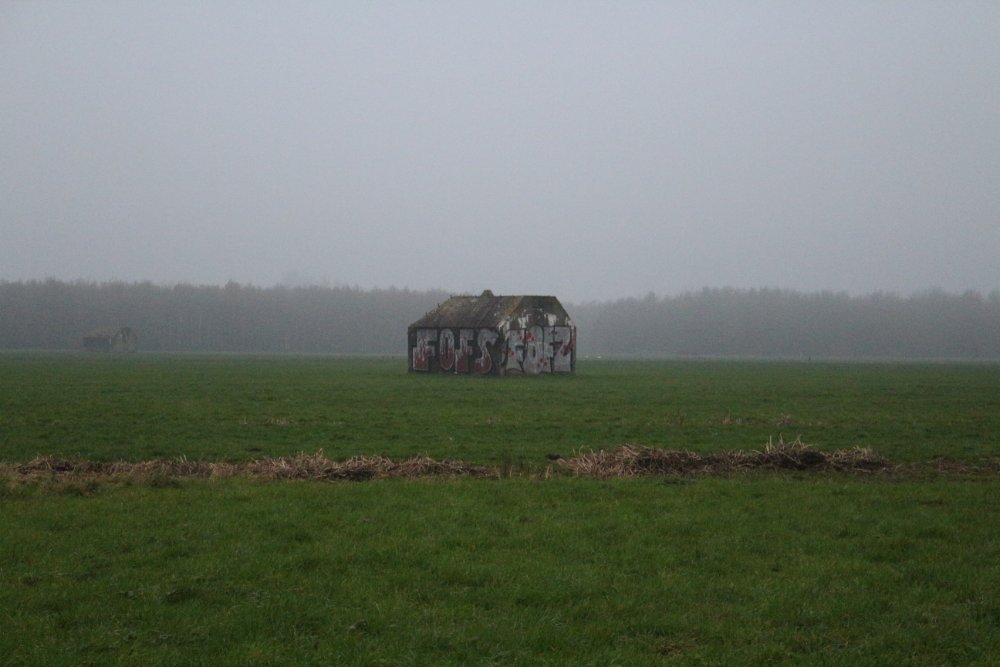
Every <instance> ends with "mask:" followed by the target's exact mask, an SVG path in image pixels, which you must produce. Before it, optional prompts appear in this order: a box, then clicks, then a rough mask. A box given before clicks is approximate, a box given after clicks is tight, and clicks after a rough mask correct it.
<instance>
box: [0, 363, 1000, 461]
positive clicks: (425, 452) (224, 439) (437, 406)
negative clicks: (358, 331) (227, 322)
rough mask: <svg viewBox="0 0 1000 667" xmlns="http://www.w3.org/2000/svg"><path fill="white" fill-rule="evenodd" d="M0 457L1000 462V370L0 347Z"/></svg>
mask: <svg viewBox="0 0 1000 667" xmlns="http://www.w3.org/2000/svg"><path fill="white" fill-rule="evenodd" d="M0 378H2V382H0V460H6V461H26V460H29V459H31V458H33V457H35V456H39V455H52V456H60V457H69V458H85V459H91V460H118V459H122V460H130V461H135V460H144V459H153V458H173V457H179V456H185V457H187V458H189V459H209V460H226V461H232V460H247V459H253V458H260V457H265V456H290V455H294V454H296V453H298V452H308V453H313V452H316V451H318V450H320V449H322V450H323V451H324V452H325V453H326V455H327V456H328V457H330V458H331V459H341V458H347V457H349V456H353V455H356V454H383V455H386V456H390V457H392V458H406V457H411V456H431V457H434V458H439V459H444V458H448V459H461V460H465V461H469V462H475V463H484V464H491V465H498V464H501V465H504V464H506V465H509V464H514V465H516V466H521V467H527V468H535V467H537V466H540V465H542V464H544V462H545V455H546V454H553V453H554V454H561V455H563V456H568V455H570V454H572V453H573V452H574V451H578V450H585V449H595V450H596V449H605V448H612V447H615V446H617V445H620V444H624V443H632V444H639V445H647V446H654V447H662V448H669V449H689V450H692V451H696V452H716V451H719V450H727V449H753V448H759V447H761V446H763V445H764V444H766V443H767V442H768V440H769V439H773V440H775V441H776V440H778V439H779V438H784V439H786V440H794V439H796V438H801V440H802V441H803V442H806V443H808V444H809V445H811V446H814V447H817V448H820V449H841V448H847V447H854V446H862V447H871V448H873V449H875V450H876V451H877V452H879V453H880V454H881V455H883V456H885V457H886V458H889V459H891V460H893V461H898V462H908V461H920V460H927V459H930V458H933V457H953V458H958V459H962V460H978V459H980V458H983V457H996V456H1000V366H998V365H995V364H994V365H972V364H958V365H956V364H836V363H808V362H795V363H778V362H750V361H603V360H586V359H583V360H580V363H579V372H578V373H577V375H575V376H569V377H520V378H517V377H514V378H503V379H500V378H480V377H448V376H424V375H418V374H408V373H406V372H405V363H404V362H403V360H401V359H395V358H394V359H343V358H330V357H312V358H310V357H240V356H195V355H178V356H169V355H149V356H147V355H130V356H123V357H108V356H88V355H32V354H20V355H16V354H3V355H0Z"/></svg>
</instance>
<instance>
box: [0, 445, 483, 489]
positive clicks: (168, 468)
mask: <svg viewBox="0 0 1000 667" xmlns="http://www.w3.org/2000/svg"><path fill="white" fill-rule="evenodd" d="M498 475H499V472H498V471H497V470H496V469H495V468H490V467H488V466H481V465H474V464H470V463H464V462H461V461H449V460H437V459H432V458H428V457H415V458H409V459H404V460H402V461H394V460H392V459H390V458H387V457H385V456H354V457H351V458H349V459H347V460H346V461H331V460H330V459H328V458H327V457H326V455H325V454H324V453H323V451H322V450H320V451H318V452H316V453H315V454H304V453H302V454H298V455H296V456H291V457H287V456H282V457H277V458H265V459H257V460H255V461H249V462H246V463H226V462H211V461H189V460H187V459H186V458H183V457H182V458H179V459H170V460H164V459H154V460H151V461H138V462H128V461H114V462H100V461H83V460H68V459H59V458H55V457H49V456H42V457H37V458H34V459H32V460H31V461H29V462H27V463H22V464H0V477H6V478H19V479H22V480H25V479H36V480H37V479H55V478H60V479H65V478H82V479H87V478H89V479H94V478H106V479H129V480H134V481H138V482H144V483H149V484H151V485H154V486H162V484H161V483H160V482H161V481H162V480H178V479H192V478H204V479H210V478H224V477H251V478H258V479H311V480H355V481H363V480H369V479H386V478H419V477H497V476H498Z"/></svg>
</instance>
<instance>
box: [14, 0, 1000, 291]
mask: <svg viewBox="0 0 1000 667" xmlns="http://www.w3.org/2000/svg"><path fill="white" fill-rule="evenodd" d="M998 35H1000V4H998V3H996V2H992V1H989V2H957V3H946V2H913V1H905V2H902V1H901V2H888V1H886V2H827V3H815V2H716V3H705V2H600V3H599V2H504V3H490V4H487V3H470V2H430V3H428V2H375V3H367V2H365V3H363V2H337V3H327V2H313V3H288V2H259V3H258V2H242V1H241V2H235V1H234V2H223V1H221V0H220V1H216V2H99V1H95V2H7V3H3V4H2V5H0V281H2V280H7V281H20V280H30V279H42V278H46V277H55V278H58V279H62V280H75V279H85V280H94V281H105V280H111V279H116V280H123V281H142V280H150V281H153V282H154V283H164V284H168V283H175V282H186V283H194V284H223V283H225V282H227V281H230V280H234V281H237V282H241V283H253V284H256V285H265V286H266V285H271V284H275V283H280V282H295V283H301V282H317V283H322V282H326V283H329V284H333V285H358V286H361V287H364V288H370V287H389V286H398V287H404V286H406V287H410V288H414V289H431V288H440V289H444V290H450V291H457V292H479V291H481V290H482V289H485V288H490V289H492V290H493V291H494V292H497V293H543V294H556V295H558V296H559V297H560V298H563V299H565V300H568V301H582V300H589V299H611V298H616V297H621V296H630V295H642V294H645V293H646V292H649V291H654V292H657V293H660V294H669V293H678V292H681V291H685V290H693V289H699V288H701V287H703V286H710V287H722V286H732V287H736V288H754V287H773V288H790V289H796V290H806V291H808V290H835V291H841V290H842V291H847V292H850V293H855V294H858V293H868V292H873V291H878V290H886V291H893V292H900V293H904V294H907V293H912V292H914V291H917V290H923V289H926V288H930V287H938V288H942V289H945V290H951V291H958V290H964V289H967V288H971V289H975V290H980V291H982V292H984V293H985V292H989V291H991V290H994V289H996V288H998V287H1000V270H998V268H997V267H998V266H1000V259H998V258H1000V189H998V183H1000V39H998Z"/></svg>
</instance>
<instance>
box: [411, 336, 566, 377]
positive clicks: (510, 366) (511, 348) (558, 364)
mask: <svg viewBox="0 0 1000 667" xmlns="http://www.w3.org/2000/svg"><path fill="white" fill-rule="evenodd" d="M498 340H500V335H499V333H498V332H497V331H496V330H495V329H489V328H482V329H417V330H416V331H415V339H414V346H413V349H412V350H411V362H410V363H411V367H412V369H413V370H415V371H431V370H440V371H443V372H451V373H469V372H472V373H475V374H477V375H485V374H488V373H490V372H492V371H493V370H494V368H496V369H497V370H498V371H500V372H504V373H529V374H536V373H571V372H572V371H573V345H574V342H573V330H572V328H570V327H565V326H553V327H542V326H534V327H527V328H524V329H512V330H510V331H509V332H508V334H507V339H506V341H505V344H504V345H497V341H498ZM495 355H496V356H498V357H499V358H498V359H497V360H496V363H494V356H495ZM435 366H436V368H435Z"/></svg>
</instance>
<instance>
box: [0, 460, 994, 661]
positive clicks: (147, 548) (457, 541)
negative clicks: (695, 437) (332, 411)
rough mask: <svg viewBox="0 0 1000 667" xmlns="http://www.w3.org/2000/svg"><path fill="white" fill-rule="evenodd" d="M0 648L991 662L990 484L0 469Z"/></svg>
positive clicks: (73, 657)
mask: <svg viewBox="0 0 1000 667" xmlns="http://www.w3.org/2000/svg"><path fill="white" fill-rule="evenodd" d="M2 503H3V504H2V511H0V535H3V539H2V541H0V563H2V568H0V627H2V628H3V629H4V631H3V632H0V656H4V657H5V658H4V660H3V661H2V662H3V664H5V665H22V664H23V665H29V664H30V665H42V664H44V665H87V664H93V665H133V664H143V665H161V664H162V665H182V664H183V665H189V664H205V665H209V664H210V665H251V664H268V665H281V664H286V665H298V664H391V665H425V664H454V665H469V664H532V665H535V664H558V665H578V664H593V665H608V664H623V665H641V664H663V663H667V664H829V665H865V664H870V665H876V664H878V665H883V664H899V665H903V664H912V665H946V664H963V665H967V664H980V665H988V664H996V662H995V660H996V656H997V655H1000V602H998V600H1000V566H998V563H1000V519H998V518H997V517H998V516H1000V495H998V494H997V493H996V486H995V485H994V484H990V483H970V482H956V481H938V482H924V483H914V482H898V483H870V482H865V481H860V480H855V479H847V478H821V479H818V480H812V481H808V482H807V481H802V480H795V479H790V478H777V477H764V478H760V477H758V478H750V479H742V480H740V479H725V480H718V479H703V480H699V481H697V482H693V483H689V484H677V483H664V482H662V481H655V480H633V481H628V482H623V481H615V482H598V481H594V480H586V479H565V478H564V479H556V480H548V481H531V480H526V479H512V480H502V481H473V480H464V481H452V482H426V481H388V482H373V483H365V484H349V483H348V484H323V483H310V482H300V483H254V482H250V481H245V480H243V481H240V480H229V481H224V482H183V483H181V484H180V485H177V486H173V485H163V486H161V487H160V488H153V487H149V486H141V487H139V486H133V487H117V488H108V487H102V488H100V489H98V490H97V491H96V493H95V494H92V495H79V494H77V493H70V494H68V495H66V494H58V493H53V492H46V491H44V490H40V489H31V488H28V487H20V488H18V489H16V490H10V489H9V490H8V491H7V495H6V497H5V498H4V499H3V501H2Z"/></svg>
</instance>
